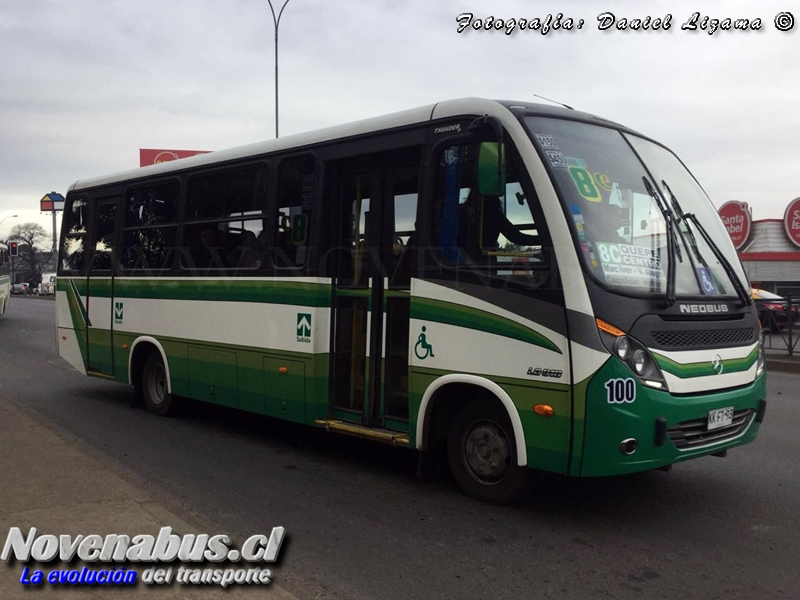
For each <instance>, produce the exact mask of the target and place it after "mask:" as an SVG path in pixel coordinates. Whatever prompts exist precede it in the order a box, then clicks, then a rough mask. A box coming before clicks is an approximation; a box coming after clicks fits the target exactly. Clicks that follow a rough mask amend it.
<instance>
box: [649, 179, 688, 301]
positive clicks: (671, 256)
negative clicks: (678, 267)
mask: <svg viewBox="0 0 800 600" xmlns="http://www.w3.org/2000/svg"><path fill="white" fill-rule="evenodd" d="M642 181H643V182H644V187H645V189H646V190H647V193H648V194H650V197H651V198H652V199H653V200H654V201H655V203H656V206H658V209H659V210H660V211H661V215H662V216H663V217H664V222H665V224H666V226H667V254H668V257H667V259H668V261H669V262H667V293H666V298H665V299H664V302H665V304H666V306H667V307H670V306H672V305H673V304H675V256H676V250H677V251H678V252H680V250H679V249H677V248H676V246H675V231H674V230H673V229H672V213H671V212H670V210H669V208H668V207H667V205H666V202H665V201H664V199H663V198H662V197H661V195H660V194H659V193H658V192H656V190H655V188H654V187H653V184H651V183H650V180H649V179H648V178H647V176H646V175H642ZM681 262H683V259H682V258H681Z"/></svg>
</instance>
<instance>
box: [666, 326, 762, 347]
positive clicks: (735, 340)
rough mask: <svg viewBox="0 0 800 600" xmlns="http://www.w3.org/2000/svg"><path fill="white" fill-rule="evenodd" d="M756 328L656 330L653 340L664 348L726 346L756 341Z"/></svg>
mask: <svg viewBox="0 0 800 600" xmlns="http://www.w3.org/2000/svg"><path fill="white" fill-rule="evenodd" d="M754 336H755V329H753V328H752V327H742V328H741V329H717V330H713V329H712V330H700V331H697V330H688V331H654V332H653V340H654V341H655V342H656V343H657V344H658V345H659V346H661V347H662V348H699V347H708V348H725V347H730V346H741V345H743V344H746V343H748V342H754V341H755V337H754Z"/></svg>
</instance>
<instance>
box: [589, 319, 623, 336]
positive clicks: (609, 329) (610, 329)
mask: <svg viewBox="0 0 800 600" xmlns="http://www.w3.org/2000/svg"><path fill="white" fill-rule="evenodd" d="M595 322H596V323H597V328H598V329H599V330H600V331H605V332H606V333H610V334H611V335H613V336H614V337H619V336H621V335H625V332H624V331H622V329H618V328H617V327H614V326H613V325H612V324H611V323H606V322H605V321H603V320H602V319H595Z"/></svg>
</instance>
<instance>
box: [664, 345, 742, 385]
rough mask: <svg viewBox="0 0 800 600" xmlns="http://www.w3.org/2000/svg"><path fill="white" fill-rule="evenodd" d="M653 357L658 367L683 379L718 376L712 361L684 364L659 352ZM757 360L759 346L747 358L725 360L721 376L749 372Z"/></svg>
mask: <svg viewBox="0 0 800 600" xmlns="http://www.w3.org/2000/svg"><path fill="white" fill-rule="evenodd" d="M653 356H654V357H655V359H656V362H657V363H658V366H659V367H661V369H662V370H664V371H666V372H668V373H671V374H672V375H675V376H677V377H680V378H682V379H688V378H690V377H706V376H709V375H715V374H716V373H715V372H714V364H713V363H712V361H710V360H704V361H702V362H696V363H687V364H682V363H679V362H676V361H674V360H672V359H671V358H667V357H666V356H664V355H663V354H658V353H657V352H653ZM757 359H758V346H757V345H756V346H755V347H754V348H753V349H752V350H751V351H750V354H748V355H747V356H743V357H742V358H728V359H725V360H723V361H722V373H721V375H725V374H727V373H739V372H741V371H747V370H748V369H749V368H750V367H752V366H753V363H755V362H756V360H757Z"/></svg>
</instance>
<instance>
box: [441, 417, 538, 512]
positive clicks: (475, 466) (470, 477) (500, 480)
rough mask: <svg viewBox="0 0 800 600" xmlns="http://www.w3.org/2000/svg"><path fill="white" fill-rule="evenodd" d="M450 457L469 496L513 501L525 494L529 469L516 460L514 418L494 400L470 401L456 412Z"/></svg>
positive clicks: (491, 500)
mask: <svg viewBox="0 0 800 600" xmlns="http://www.w3.org/2000/svg"><path fill="white" fill-rule="evenodd" d="M447 459H448V462H449V463H450V470H451V471H452V473H453V477H455V479H456V481H457V482H458V485H459V486H460V487H461V489H462V490H463V491H464V492H465V493H466V494H467V495H468V496H472V497H473V498H477V499H478V500H482V501H484V502H490V503H492V504H510V503H512V502H515V501H517V500H519V499H520V498H522V496H523V495H524V494H525V491H526V489H527V485H528V475H529V470H528V469H527V468H526V467H520V466H519V465H518V464H517V450H516V441H515V438H514V430H513V428H512V426H511V420H510V419H509V418H508V414H507V413H506V411H505V409H504V408H502V407H500V406H498V405H496V404H494V403H489V402H483V403H481V402H471V403H469V404H467V405H465V406H464V407H463V408H461V409H460V410H459V411H458V412H457V413H456V416H455V418H454V419H453V421H452V422H451V424H450V430H449V432H448V436H447Z"/></svg>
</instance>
